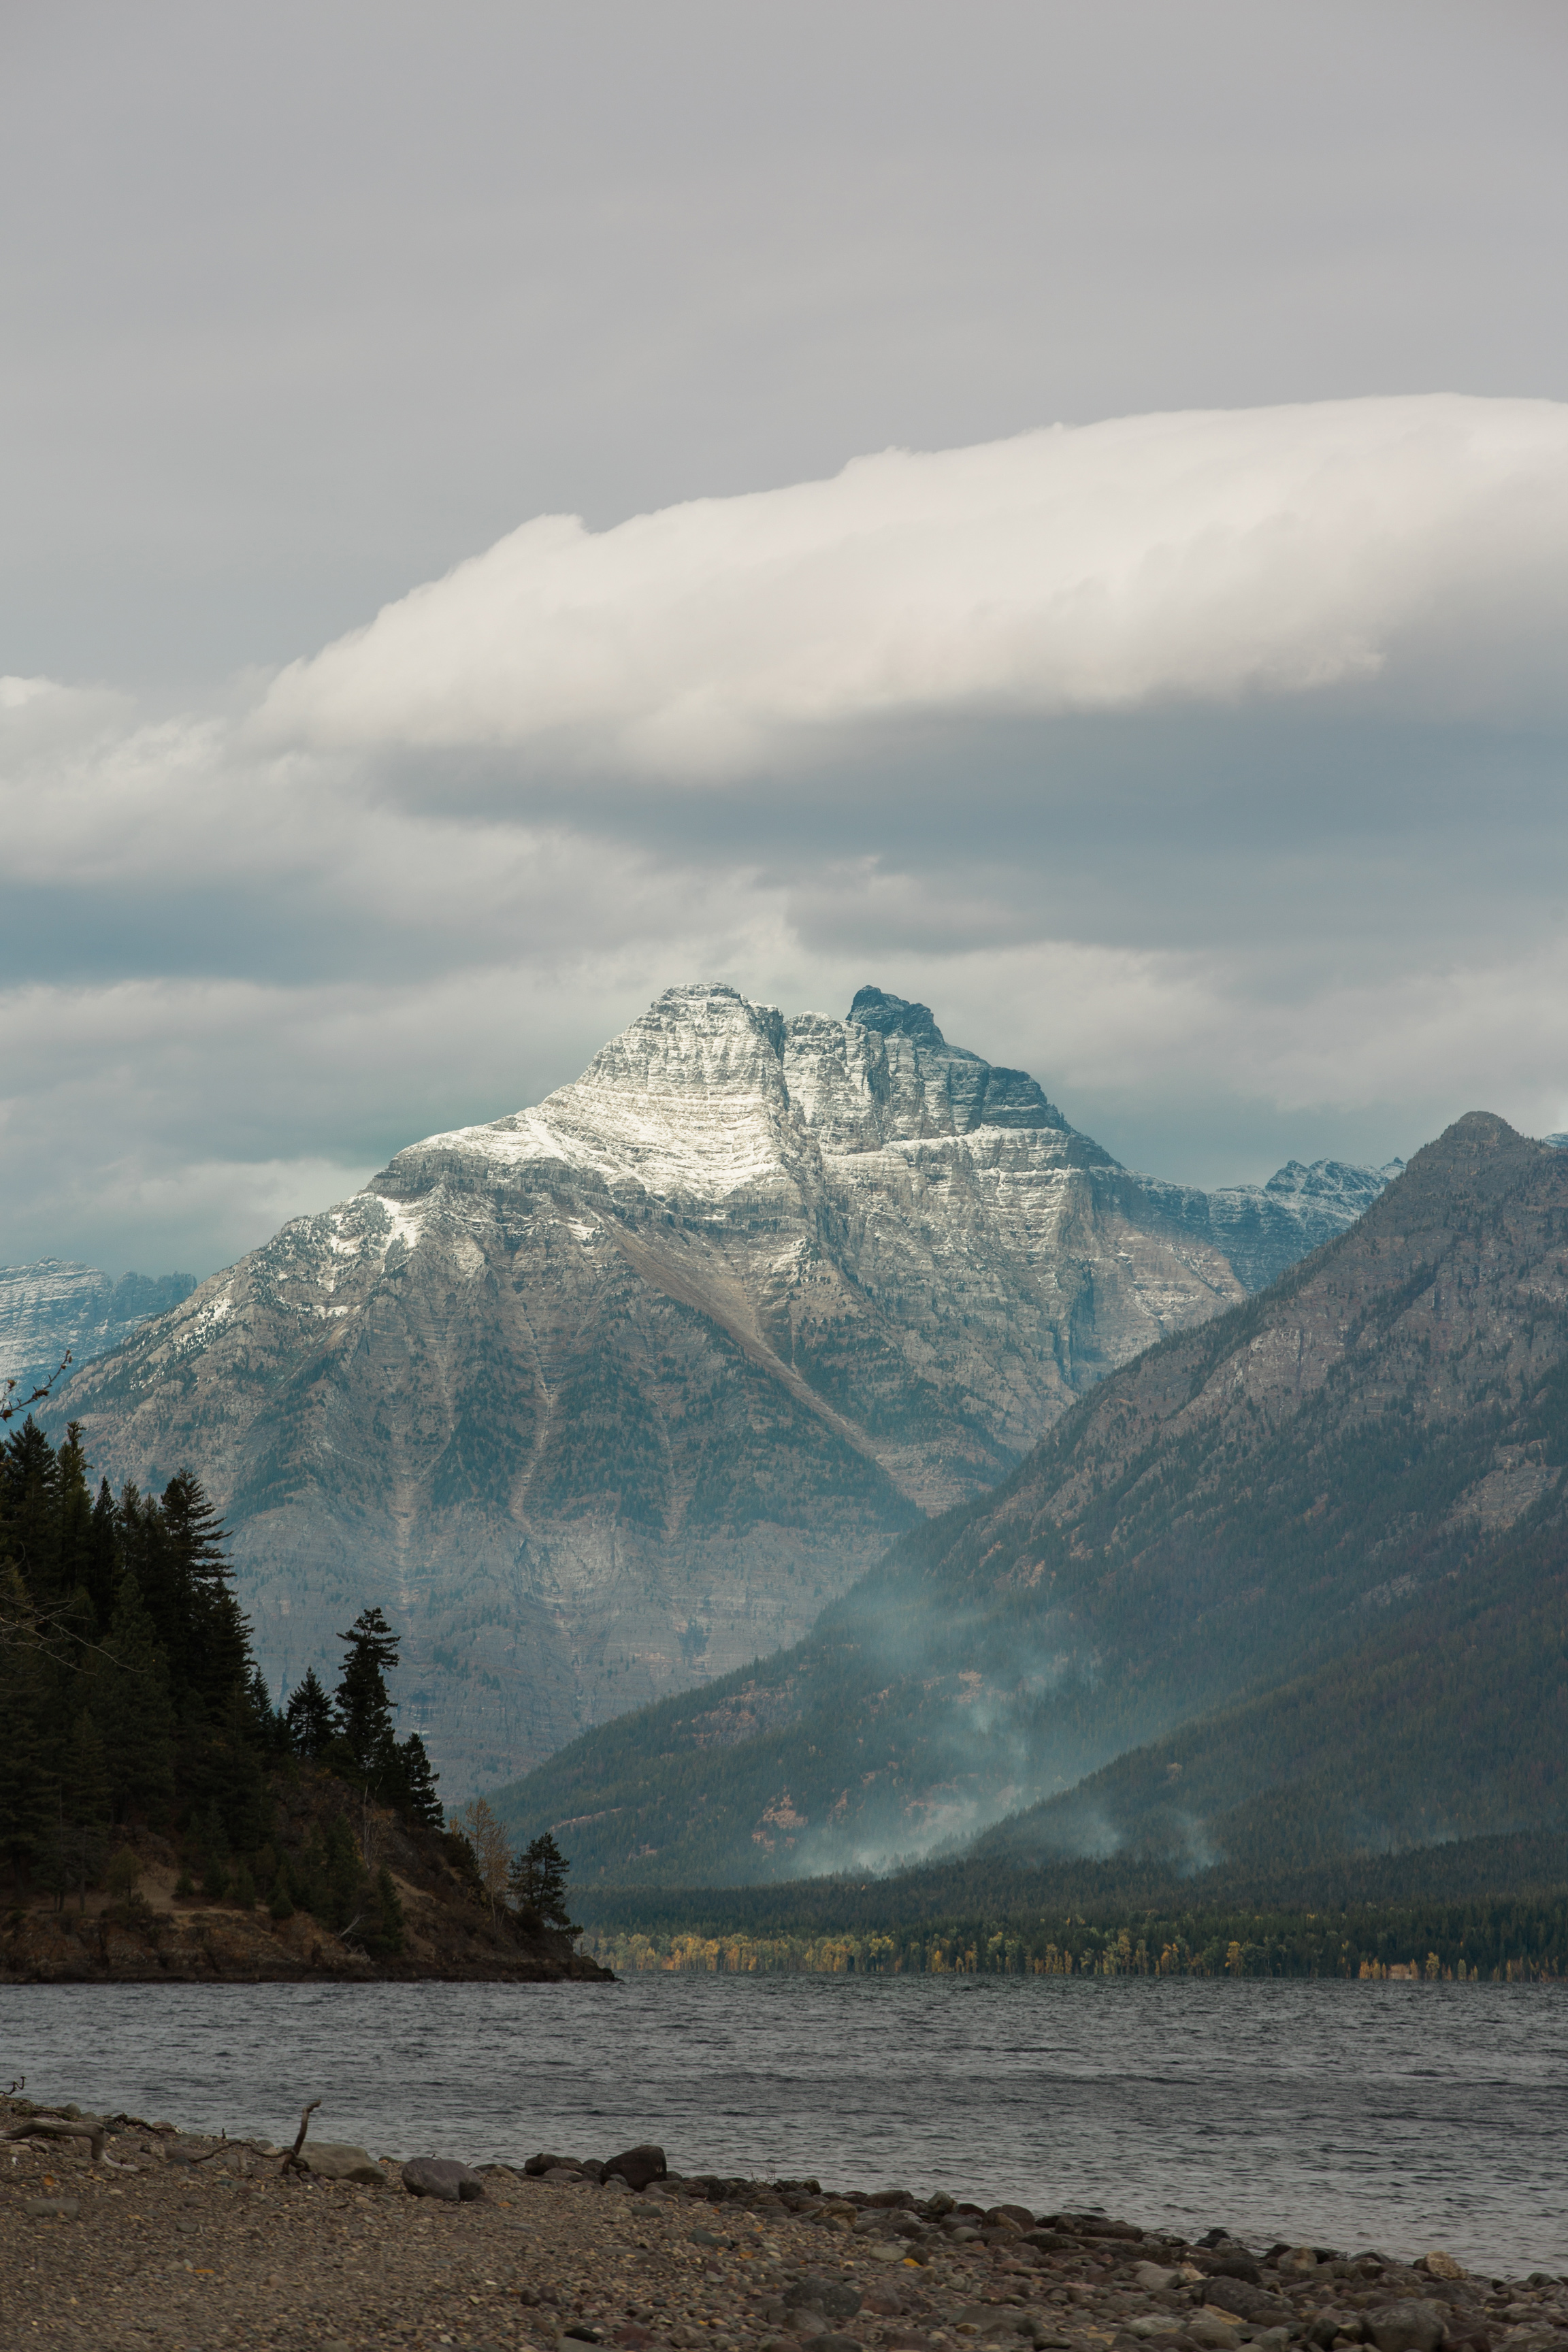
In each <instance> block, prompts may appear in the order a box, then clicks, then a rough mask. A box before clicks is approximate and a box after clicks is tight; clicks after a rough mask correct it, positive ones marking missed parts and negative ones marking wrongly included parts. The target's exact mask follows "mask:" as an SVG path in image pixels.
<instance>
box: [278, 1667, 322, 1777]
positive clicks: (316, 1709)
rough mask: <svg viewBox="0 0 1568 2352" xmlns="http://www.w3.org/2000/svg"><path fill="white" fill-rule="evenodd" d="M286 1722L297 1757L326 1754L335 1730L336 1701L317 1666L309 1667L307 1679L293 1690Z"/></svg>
mask: <svg viewBox="0 0 1568 2352" xmlns="http://www.w3.org/2000/svg"><path fill="white" fill-rule="evenodd" d="M284 1721H285V1723H286V1724H287V1726H288V1728H289V1746H290V1747H291V1748H293V1750H294V1753H295V1755H296V1756H305V1757H309V1758H311V1759H314V1758H315V1757H318V1756H321V1754H323V1753H324V1751H325V1749H326V1746H327V1743H328V1741H329V1740H330V1739H331V1736H332V1730H333V1718H332V1702H331V1699H330V1698H329V1697H328V1696H327V1694H326V1692H325V1690H324V1689H323V1688H322V1686H321V1679H320V1677H319V1676H318V1675H317V1673H316V1669H315V1667H314V1666H307V1667H306V1669H305V1679H304V1681H303V1682H302V1683H299V1684H297V1685H295V1687H294V1689H293V1691H292V1692H291V1694H290V1696H289V1704H288V1706H287V1707H286V1708H285V1709H284Z"/></svg>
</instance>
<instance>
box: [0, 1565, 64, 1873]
mask: <svg viewBox="0 0 1568 2352" xmlns="http://www.w3.org/2000/svg"><path fill="white" fill-rule="evenodd" d="M52 1679H53V1678H52V1675H50V1672H49V1667H48V1661H47V1657H46V1655H45V1653H44V1650H43V1647H42V1643H41V1639H40V1635H39V1629H38V1622H37V1612H36V1611H35V1610H34V1608H33V1605H32V1601H31V1599H30V1597H29V1595H28V1592H27V1588H26V1584H25V1583H24V1582H23V1580H22V1576H21V1572H20V1570H18V1569H16V1568H15V1567H11V1566H6V1567H4V1568H0V1724H3V1725H4V1727H5V1728H4V1731H3V1733H0V1852H4V1853H5V1856H6V1859H7V1860H8V1861H9V1863H10V1865H11V1868H12V1870H13V1871H14V1872H15V1873H16V1874H17V1876H18V1877H19V1878H25V1876H26V1873H27V1872H28V1870H29V1869H30V1868H31V1867H32V1866H33V1865H34V1864H36V1862H37V1859H38V1857H39V1854H40V1853H41V1851H42V1844H43V1840H44V1838H45V1835H46V1833H47V1830H48V1827H49V1823H50V1822H51V1820H52V1819H53V1816H54V1797H53V1785H52V1782H51V1780H50V1776H49V1771H48V1757H49V1748H50V1745H51V1741H50V1738H49V1717H50V1701H51V1697H52V1695H53V1694H52V1690H51V1683H52Z"/></svg>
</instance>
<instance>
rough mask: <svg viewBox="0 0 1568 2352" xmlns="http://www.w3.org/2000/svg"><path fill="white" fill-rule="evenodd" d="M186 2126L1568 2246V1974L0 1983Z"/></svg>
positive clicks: (89, 2102)
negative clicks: (655, 2147)
mask: <svg viewBox="0 0 1568 2352" xmlns="http://www.w3.org/2000/svg"><path fill="white" fill-rule="evenodd" d="M23 2075H25V2076H26V2088H27V2092H28V2094H29V2095H31V2096H33V2097H38V2098H47V2099H51V2100H56V2101H61V2102H63V2101H66V2100H68V2099H75V2100H76V2101H77V2102H78V2103H79V2105H82V2106H96V2107H100V2108H102V2109H103V2110H104V2111H105V2112H110V2113H112V2112H116V2111H119V2110H121V2109H124V2110H127V2111H129V2112H130V2113H132V2114H134V2115H139V2116H144V2117H146V2118H147V2119H148V2120H157V2119H160V2118H164V2117H167V2118H169V2119H170V2120H172V2121H174V2122H175V2123H178V2124H181V2125H183V2126H185V2127H187V2128H189V2129H193V2130H208V2131H216V2130H218V2129H220V2128H221V2129H226V2130H227V2131H228V2132H229V2133H230V2134H240V2133H244V2134H263V2133H264V2134H266V2135H267V2136H268V2137H271V2138H273V2139H275V2140H287V2139H290V2138H292V2137H293V2133H294V2129H295V2126H296V2125H297V2122H298V2118H299V2111H300V2107H301V2106H302V2105H303V2104H304V2103H305V2101H306V2100H307V2099H312V2098H320V2099H321V2102H322V2104H321V2110H320V2112H319V2113H318V2115H317V2116H315V2117H314V2118H313V2119H312V2125H311V2128H312V2130H313V2131H315V2132H318V2133H319V2134H320V2135H321V2137H323V2138H331V2139H346V2140H355V2141H360V2142H363V2144H365V2145H367V2146H368V2147H371V2148H372V2149H373V2150H374V2152H375V2153H376V2154H377V2155H394V2154H395V2155H398V2156H407V2155H416V2154H429V2153H434V2154H439V2155H448V2156H457V2157H461V2158H466V2159H468V2161H470V2162H475V2163H482V2162H484V2161H485V2160H487V2159H488V2158H502V2159H506V2160H510V2161H517V2160H519V2159H521V2158H523V2157H526V2156H530V2155H531V2154H533V2152H534V2151H535V2150H536V2149H538V2148H552V2149H554V2150H557V2151H559V2152H562V2153H564V2154H568V2155H574V2156H609V2155H611V2154H613V2153H614V2152H615V2151H616V2149H617V2148H619V2147H626V2145H628V2144H629V2143H630V2142H632V2141H635V2140H640V2139H657V2140H659V2141H661V2142H662V2143H663V2145H664V2147H665V2148H666V2149H667V2151H668V2157H669V2161H670V2164H671V2166H672V2167H674V2168H677V2169H679V2170H680V2171H683V2172H691V2171H717V2172H732V2173H743V2174H747V2175H752V2174H756V2175H763V2176H765V2177H767V2178H770V2179H772V2178H776V2177H777V2176H779V2175H781V2174H783V2175H791V2176H795V2177H799V2176H801V2175H803V2174H810V2175H815V2176H816V2178H818V2179H820V2180H821V2181H822V2182H823V2184H824V2186H825V2187H833V2188H839V2189H850V2188H867V2189H870V2188H893V2187H900V2188H903V2187H907V2188H910V2189H915V2190H916V2191H917V2192H920V2193H922V2194H923V2193H926V2192H928V2191H930V2190H931V2189H939V2188H940V2189H948V2190H949V2191H950V2192H952V2194H953V2195H954V2196H959V2197H965V2196H967V2197H973V2198H975V2199H977V2200H980V2201H981V2202H983V2203H991V2202H1001V2201H1011V2200H1016V2201H1017V2202H1020V2203H1023V2204H1026V2205H1029V2206H1031V2207H1033V2208H1035V2209H1036V2210H1046V2209H1050V2208H1058V2207H1059V2208H1080V2207H1089V2208H1093V2207H1100V2208H1102V2209H1103V2210H1106V2211H1107V2212H1110V2213H1113V2214H1118V2215H1122V2216H1125V2217H1126V2218H1127V2219H1128V2220H1130V2221H1138V2222H1141V2223H1142V2224H1143V2225H1144V2226H1145V2227H1156V2226H1162V2225H1169V2226H1171V2227H1173V2228H1175V2229H1179V2230H1181V2231H1184V2233H1186V2234H1187V2235H1189V2236H1192V2235H1195V2234H1197V2233H1199V2232H1201V2231H1205V2230H1207V2229H1210V2228H1212V2227H1214V2226H1215V2224H1216V2223H1223V2224H1224V2225H1226V2227H1227V2228H1229V2229H1230V2230H1232V2231H1234V2232H1235V2233H1236V2234H1237V2236H1239V2237H1244V2238H1247V2239H1248V2240H1251V2241H1256V2242H1271V2241H1273V2240H1274V2239H1276V2238H1285V2239H1289V2240H1290V2241H1291V2242H1309V2243H1312V2244H1317V2245H1320V2246H1335V2247H1338V2248H1341V2249H1342V2250H1344V2251H1346V2252H1352V2253H1353V2252H1361V2251H1363V2249H1365V2248H1368V2247H1376V2248H1378V2249H1379V2250H1380V2251H1381V2252H1385V2253H1391V2254H1402V2255H1405V2256H1410V2255H1413V2254H1417V2253H1421V2252H1426V2250H1427V2249H1428V2248H1431V2247H1443V2248H1446V2249H1447V2251H1448V2252H1453V2253H1455V2254H1458V2257H1459V2258H1460V2260H1461V2261H1462V2262H1464V2263H1467V2264H1468V2266H1470V2267H1472V2268H1476V2269H1479V2270H1481V2271H1493V2272H1496V2273H1499V2274H1505V2273H1506V2274H1508V2275H1510V2276H1517V2275H1519V2274H1520V2273H1525V2272H1528V2271H1531V2270H1532V2269H1537V2268H1540V2269H1544V2270H1550V2271H1553V2272H1568V2160H1565V2159H1568V2143H1565V2133H1564V2116H1565V2113H1568V2099H1565V2092H1568V2000H1565V1997H1564V1993H1563V1990H1560V1989H1558V1988H1556V1987H1553V1986H1536V1985H1467V1986H1459V1985H1440V1984H1434V1985H1402V1984H1361V1983H1310V1982H1301V1981H1294V1982H1279V1983H1268V1982H1246V1981H1243V1982H1216V1981H1213V1980H1200V1981H1196V1982H1190V1983H1182V1982H1178V1981H1173V1980H1172V1979H1152V1980H1151V1979H1125V1978H1124V1979H1115V1978H1110V1979H1095V1978H1088V1979H1071V1978H1048V1977H1047V1978H1022V1979H1019V1978H1014V1979H1006V1978H995V1979H985V1978H973V1977H971V1978H968V1979H963V1978H954V1977H943V1978H932V1977H904V1978H898V1977H895V1978H857V1977H826V1976H801V1977H782V1976H768V1977H738V1976H734V1977H727V1976H695V1975H662V1974H660V1975H648V1976H638V1977H635V1978H633V1979H631V1980H630V1981H628V1982H626V1983H623V1984H616V1985H604V1986H584V1985H574V1986H558V1985H541V1986H507V1985H438V1984H423V1985H373V1986H337V1985H333V1986H321V1985H266V1986H261V1985H214V1986H191V1985H179V1986H162V1985H114V1986H93V1985H81V1986H35V1985H26V1986H12V1987H7V1988H5V1989H4V1990H0V2085H3V2084H6V2083H9V2082H11V2081H12V2079H13V2078H14V2077H19V2076H23Z"/></svg>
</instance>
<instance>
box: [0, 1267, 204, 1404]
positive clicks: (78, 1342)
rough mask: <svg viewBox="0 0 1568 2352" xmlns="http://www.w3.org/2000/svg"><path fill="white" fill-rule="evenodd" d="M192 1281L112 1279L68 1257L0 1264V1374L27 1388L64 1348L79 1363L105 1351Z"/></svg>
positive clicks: (179, 1277)
mask: <svg viewBox="0 0 1568 2352" xmlns="http://www.w3.org/2000/svg"><path fill="white" fill-rule="evenodd" d="M195 1286H196V1277H195V1275H194V1274H160V1275H146V1274H122V1275H121V1276H120V1278H119V1279H118V1281H116V1280H115V1278H114V1276H111V1275H107V1274H100V1272H99V1270H98V1268H97V1267H96V1266H93V1265H78V1264H77V1262H76V1261H75V1259H73V1258H59V1257H44V1258H37V1259H36V1260H35V1261H34V1263H33V1264H32V1265H0V1380H14V1381H16V1386H17V1389H18V1390H20V1391H24V1392H27V1391H31V1390H33V1389H34V1388H36V1387H37V1384H38V1382H39V1381H47V1379H48V1378H49V1375H50V1374H51V1373H52V1372H54V1371H56V1370H58V1367H59V1365H60V1363H61V1362H62V1360H64V1358H65V1356H66V1354H67V1353H69V1355H70V1357H71V1359H72V1360H73V1362H75V1363H78V1364H85V1363H88V1362H89V1361H90V1360H91V1359H92V1358H93V1357H94V1356H103V1355H107V1354H108V1352H109V1350H110V1348H118V1347H119V1345H120V1343H121V1340H122V1339H129V1338H130V1337H131V1334H132V1332H133V1331H134V1330H136V1329H137V1328H138V1327H139V1326H140V1325H142V1324H143V1323H145V1322H146V1321H147V1320H148V1319H149V1318H150V1317H152V1316H154V1315H163V1314H166V1313H167V1312H168V1310H169V1308H170V1307H177V1306H178V1305H179V1304H180V1301H181V1300H182V1299H183V1298H188V1297H190V1295H191V1293H192V1291H193V1290H194V1289H195Z"/></svg>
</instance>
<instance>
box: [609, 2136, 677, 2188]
mask: <svg viewBox="0 0 1568 2352" xmlns="http://www.w3.org/2000/svg"><path fill="white" fill-rule="evenodd" d="M668 2170H669V2167H668V2165H667V2164H666V2162H665V2160H664V2150H663V2148H662V2147H658V2146H657V2145H656V2143H655V2142H654V2141H652V2140H640V2141H639V2142H638V2143H637V2147H626V2148H623V2149H622V2150H621V2153H620V2154H619V2156H612V2157H611V2158H610V2160H609V2162H608V2164H606V2165H605V2179H606V2180H607V2179H609V2178H610V2177H611V2175H612V2174H614V2175H615V2177H616V2179H620V2180H624V2181H625V2182H626V2187H627V2188H628V2189H647V2187H648V2186H649V2184H650V2183H651V2182H653V2181H655V2180H662V2179H664V2178H665V2176H666V2174H667V2173H668Z"/></svg>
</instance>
